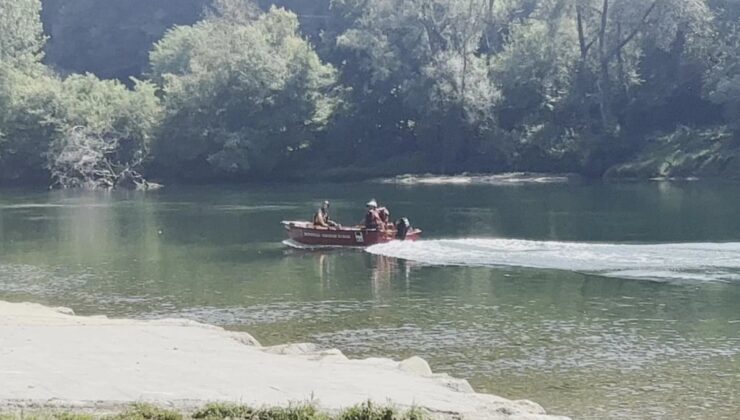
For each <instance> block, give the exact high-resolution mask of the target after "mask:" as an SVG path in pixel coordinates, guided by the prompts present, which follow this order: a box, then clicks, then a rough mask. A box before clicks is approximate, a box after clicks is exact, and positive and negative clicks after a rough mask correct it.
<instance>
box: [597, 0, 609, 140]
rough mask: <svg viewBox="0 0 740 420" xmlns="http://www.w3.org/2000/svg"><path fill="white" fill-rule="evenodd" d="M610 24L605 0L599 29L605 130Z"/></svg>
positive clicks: (600, 89)
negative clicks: (608, 30)
mask: <svg viewBox="0 0 740 420" xmlns="http://www.w3.org/2000/svg"><path fill="white" fill-rule="evenodd" d="M608 22H609V0H604V3H603V5H602V8H601V27H600V28H599V67H600V71H599V82H598V89H599V111H600V112H601V125H602V128H603V129H604V130H608V129H609V101H610V100H611V97H610V96H611V95H610V91H609V57H608V55H607V54H608V53H607V51H606V42H607V40H606V27H607V24H608Z"/></svg>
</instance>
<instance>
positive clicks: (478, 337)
mask: <svg viewBox="0 0 740 420" xmlns="http://www.w3.org/2000/svg"><path fill="white" fill-rule="evenodd" d="M520 181H521V182H520ZM540 181H541V182H540ZM540 181H538V182H532V183H530V182H526V180H523V181H522V180H514V181H513V182H489V183H486V182H482V183H480V184H475V183H473V184H453V185H449V184H441V185H437V184H434V183H431V184H415V183H404V184H394V183H389V184H381V183H365V184H305V185H270V186H239V187H176V186H173V187H168V188H165V189H164V190H161V191H157V192H151V193H133V192H113V193H104V192H99V193H80V192H64V191H51V192H47V191H30V190H18V189H15V190H0V299H2V300H9V301H32V302H38V303H43V304H48V305H55V306H68V307H71V308H73V309H74V310H75V311H76V312H77V313H78V314H83V315H87V314H105V315H108V316H112V317H133V318H159V317H186V318H191V319H195V320H199V321H203V322H207V323H213V324H217V325H221V326H224V327H226V328H229V329H234V330H243V331H248V332H250V333H252V334H253V335H254V336H255V337H256V338H257V339H258V340H260V341H261V342H262V343H263V344H280V343H286V342H303V341H308V342H316V343H319V344H321V345H324V346H327V347H337V348H340V349H341V350H343V351H344V352H345V353H346V354H348V355H350V356H353V357H365V356H388V357H394V358H404V357H407V356H410V355H420V356H422V357H424V358H426V359H427V360H428V361H429V362H430V364H431V365H432V367H433V369H434V370H435V371H438V372H448V373H450V374H452V375H454V376H458V377H462V378H466V379H468V380H470V382H471V383H472V385H473V386H474V387H475V388H476V389H477V390H479V391H485V392H491V393H494V394H498V395H501V396H504V397H507V398H512V399H518V398H527V399H532V400H534V401H537V402H538V403H540V404H542V405H543V406H544V407H545V408H546V409H547V410H548V412H550V413H552V414H564V415H570V416H572V417H574V418H576V419H603V418H644V419H653V418H672V419H689V418H697V419H699V418H702V419H722V418H726V419H735V418H738V416H740V408H739V407H740V399H739V398H740V194H739V193H738V192H740V185H738V184H732V183H705V182H687V183H664V182H655V183H634V184H632V183H621V184H605V183H590V182H583V181H577V180H575V181H574V180H571V181H568V182H547V180H540ZM373 197H374V198H377V199H378V200H380V201H381V202H382V203H384V204H387V205H389V206H390V208H391V211H392V213H393V216H395V217H400V216H407V217H409V218H410V219H411V221H412V223H413V224H414V225H416V226H419V227H421V228H422V229H424V238H425V239H424V240H423V241H421V242H418V243H415V244H411V243H401V244H389V245H380V246H376V247H373V248H371V249H370V250H369V251H370V252H363V251H356V250H339V251H300V250H292V249H287V248H286V247H285V246H283V245H282V244H281V241H282V240H283V239H284V238H283V235H284V232H283V230H282V227H281V226H280V221H281V220H286V219H287V220H294V219H307V218H309V217H310V216H311V215H312V213H313V211H314V210H315V208H316V207H317V206H318V204H319V203H320V202H321V201H322V200H324V199H329V200H331V201H332V215H333V217H334V218H335V219H336V220H339V221H340V222H343V223H345V224H351V223H356V222H358V221H359V220H360V219H361V218H362V212H363V203H364V202H366V201H367V200H368V199H370V198H373ZM80 345H81V348H84V343H80Z"/></svg>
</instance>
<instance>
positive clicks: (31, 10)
mask: <svg viewBox="0 0 740 420" xmlns="http://www.w3.org/2000/svg"><path fill="white" fill-rule="evenodd" d="M40 10H41V1H40V0H0V63H3V62H5V63H10V64H12V65H29V64H32V63H36V62H38V61H39V60H40V59H41V58H42V56H43V55H42V52H41V50H42V48H43V46H44V41H45V38H44V35H43V28H42V25H41V19H40V17H39V12H40Z"/></svg>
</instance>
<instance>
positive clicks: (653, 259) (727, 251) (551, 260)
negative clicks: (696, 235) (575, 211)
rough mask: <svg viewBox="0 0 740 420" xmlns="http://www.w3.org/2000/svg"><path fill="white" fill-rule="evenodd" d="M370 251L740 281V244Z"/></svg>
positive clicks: (459, 243) (417, 245)
mask: <svg viewBox="0 0 740 420" xmlns="http://www.w3.org/2000/svg"><path fill="white" fill-rule="evenodd" d="M367 252H370V253H371V254H376V255H383V256H388V257H394V258H400V259H405V260H410V261H416V262H420V263H424V264H429V265H455V266H485V267H496V266H499V267H501V266H504V267H505V266H508V267H525V268H537V269H552V270H566V271H575V272H580V273H587V274H598V275H603V276H609V277H622V278H637V279H646V280H662V281H665V280H693V281H740V243H737V242H733V243H676V244H639V245H637V244H612V243H585V242H545V241H526V240H516V239H449V240H430V241H418V242H401V241H395V242H390V243H387V244H381V245H375V246H372V247H370V248H368V249H367Z"/></svg>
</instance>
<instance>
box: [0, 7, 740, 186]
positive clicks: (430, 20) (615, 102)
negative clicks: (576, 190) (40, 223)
mask: <svg viewBox="0 0 740 420" xmlns="http://www.w3.org/2000/svg"><path fill="white" fill-rule="evenodd" d="M41 5H42V4H41V2H40V1H39V0H0V181H2V182H4V183H18V182H51V183H53V184H56V185H59V186H63V187H65V186H67V187H69V186H86V187H108V186H115V185H122V183H131V182H132V180H133V181H135V183H137V185H138V184H139V183H140V182H141V174H142V173H143V174H145V175H148V176H154V177H156V178H164V179H168V180H174V181H186V182H194V181H197V182H203V181H218V180H222V181H225V180H228V181H243V180H259V179H298V178H301V177H306V176H309V177H314V178H316V177H320V178H334V179H354V178H361V177H368V176H377V175H387V174H396V173H401V172H438V173H451V172H461V171H469V172H495V171H510V170H522V171H563V172H565V171H567V172H579V173H582V174H585V175H588V176H603V175H607V176H620V177H636V178H646V177H661V176H663V177H672V176H675V177H681V176H721V177H740V135H738V133H739V132H740V27H739V24H738V22H740V2H737V1H734V0H619V1H616V0H313V1H308V0H280V1H269V0H259V1H256V2H254V1H251V0H44V1H43V8H42V7H41ZM85 73H90V74H87V75H81V74H85ZM132 77H133V78H135V79H132Z"/></svg>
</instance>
